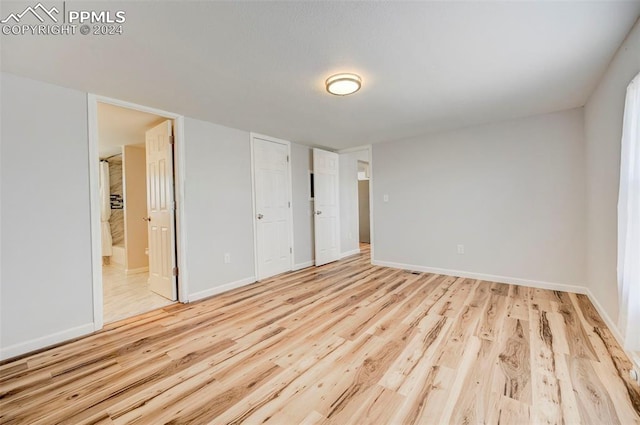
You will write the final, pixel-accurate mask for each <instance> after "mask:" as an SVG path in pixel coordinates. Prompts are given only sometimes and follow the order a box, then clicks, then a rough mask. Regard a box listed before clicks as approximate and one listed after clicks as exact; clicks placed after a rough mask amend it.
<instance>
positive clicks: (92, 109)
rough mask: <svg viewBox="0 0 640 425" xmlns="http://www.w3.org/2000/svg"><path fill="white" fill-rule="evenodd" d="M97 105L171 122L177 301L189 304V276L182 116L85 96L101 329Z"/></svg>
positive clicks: (96, 324) (96, 326)
mask: <svg viewBox="0 0 640 425" xmlns="http://www.w3.org/2000/svg"><path fill="white" fill-rule="evenodd" d="M98 102H100V103H106V104H110V105H115V106H120V107H122V108H127V109H133V110H136V111H142V112H146V113H149V114H154V115H158V116H161V117H163V118H167V119H171V120H173V121H174V122H173V124H174V137H175V146H176V148H175V150H176V151H175V155H174V166H175V167H176V169H175V170H174V171H175V180H174V190H175V201H176V205H177V209H176V214H175V216H174V217H175V223H176V235H175V238H176V239H175V242H176V245H177V258H176V262H177V265H178V267H179V270H180V276H179V278H178V301H180V302H188V297H187V294H188V293H189V292H188V288H189V286H188V277H187V267H186V261H185V258H186V246H187V244H186V239H185V235H186V222H185V218H184V217H185V214H184V208H185V203H184V183H185V166H184V164H185V142H184V117H183V116H182V115H178V114H175V113H173V112H167V111H163V110H161V109H155V108H150V107H148V106H144V105H138V104H135V103H131V102H125V101H123V100H119V99H113V98H109V97H105V96H99V95H95V94H92V93H88V94H87V113H88V129H89V158H88V161H89V188H90V211H91V263H92V264H91V268H92V276H93V279H92V280H93V285H92V288H93V330H94V331H98V330H100V329H102V327H103V325H104V322H103V298H102V297H103V296H102V255H101V243H100V238H101V236H100V199H99V196H98V186H99V182H98V159H99V153H98Z"/></svg>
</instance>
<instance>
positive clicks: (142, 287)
mask: <svg viewBox="0 0 640 425" xmlns="http://www.w3.org/2000/svg"><path fill="white" fill-rule="evenodd" d="M172 129H173V120H167V118H166V117H163V116H159V115H156V114H152V113H147V112H142V111H138V110H133V109H129V108H125V107H121V106H116V105H113V104H109V103H103V102H97V138H98V154H99V157H100V165H99V192H100V230H101V232H100V242H101V243H100V251H101V252H100V254H101V255H100V257H101V281H102V288H101V289H102V315H103V317H102V319H103V323H110V322H114V321H117V320H120V319H124V318H128V317H131V316H135V315H138V314H141V313H144V312H147V311H150V310H154V309H156V308H161V307H164V306H167V305H169V304H172V303H173V302H174V301H175V300H176V298H177V297H176V292H177V291H176V288H175V278H174V276H173V274H174V270H173V264H171V265H167V264H163V265H161V267H159V266H158V264H157V263H158V262H157V261H156V260H155V259H157V258H163V257H166V256H167V253H168V254H169V255H170V256H172V257H174V258H175V253H176V245H175V239H174V238H173V239H172V240H171V241H167V243H166V245H167V247H163V246H162V243H159V241H160V239H162V238H161V237H159V236H157V234H159V233H163V232H162V230H163V229H164V230H167V229H168V228H169V227H173V230H175V222H174V220H173V219H172V218H171V217H169V218H167V219H165V221H167V223H166V224H164V225H163V226H164V227H162V226H160V225H158V224H157V223H158V222H159V221H161V220H162V219H163V217H162V214H161V211H160V212H159V208H158V205H157V204H158V202H157V201H158V200H164V204H165V205H164V209H165V210H166V211H168V210H169V209H171V214H169V215H173V205H169V204H173V202H172V199H173V193H174V190H173V183H172V182H173V171H172V169H173V155H172V150H173V148H172V147H170V146H167V144H171V140H169V139H172ZM162 138H164V139H167V140H160V139H162ZM162 143H164V145H163V144H162ZM157 152H160V155H161V158H159V159H158V158H156V156H157ZM158 164H160V166H158ZM163 173H164V174H163ZM157 182H161V183H162V186H163V187H159V186H161V185H159V184H157ZM166 182H170V185H171V187H168V186H167V183H166ZM159 190H160V191H162V193H156V192H158V191H159ZM164 215H167V214H164ZM173 230H172V231H169V232H164V233H166V234H167V235H169V234H171V233H174V234H175V232H174V231H173ZM160 242H161V241H160ZM165 269H166V270H165ZM162 279H165V280H169V281H170V282H169V283H167V284H168V285H174V287H173V290H172V289H169V290H167V289H166V288H164V287H163V282H162ZM158 282H160V283H159V284H158ZM169 288H171V286H169Z"/></svg>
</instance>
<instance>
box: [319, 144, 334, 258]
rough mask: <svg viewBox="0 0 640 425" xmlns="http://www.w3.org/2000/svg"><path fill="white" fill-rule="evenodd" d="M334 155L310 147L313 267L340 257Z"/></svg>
mask: <svg viewBox="0 0 640 425" xmlns="http://www.w3.org/2000/svg"><path fill="white" fill-rule="evenodd" d="M338 158H339V157H338V154H337V153H333V152H327V151H323V150H321V149H314V150H313V188H314V189H313V192H314V199H315V202H314V205H315V207H314V214H315V215H314V217H315V219H314V221H315V239H316V266H321V265H323V264H327V263H330V262H332V261H336V260H338V259H339V258H340V208H339V204H338V199H339V192H338V191H339V186H338V184H339V183H338V167H339V163H338Z"/></svg>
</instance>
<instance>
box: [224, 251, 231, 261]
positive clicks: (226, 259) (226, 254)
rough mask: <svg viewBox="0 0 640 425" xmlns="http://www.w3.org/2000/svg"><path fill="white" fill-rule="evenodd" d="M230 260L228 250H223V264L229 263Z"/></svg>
mask: <svg viewBox="0 0 640 425" xmlns="http://www.w3.org/2000/svg"><path fill="white" fill-rule="evenodd" d="M230 262H231V254H229V253H228V252H225V254H224V263H225V264H229V263H230Z"/></svg>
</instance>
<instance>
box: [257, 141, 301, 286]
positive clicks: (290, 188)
mask: <svg viewBox="0 0 640 425" xmlns="http://www.w3.org/2000/svg"><path fill="white" fill-rule="evenodd" d="M250 139H251V208H252V212H253V215H252V216H251V220H252V222H253V264H254V265H253V267H254V269H255V272H256V280H257V281H259V280H260V279H262V278H261V277H260V271H259V268H258V228H257V223H256V214H257V211H256V170H255V154H254V143H255V139H260V140H265V141H267V142H273V143H278V144H281V145H285V146H286V147H287V155H288V156H289V161H287V169H288V172H289V179H288V180H287V195H288V197H289V202H291V208H289V246H290V247H291V253H290V256H289V271H291V270H293V266H294V258H295V254H296V247H295V246H294V244H293V241H294V237H293V181H292V175H291V142H289V141H288V140H282V139H278V138H276V137H271V136H265V135H264V134H259V133H254V132H251V133H250Z"/></svg>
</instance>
